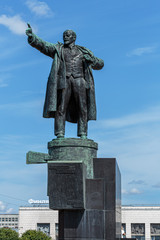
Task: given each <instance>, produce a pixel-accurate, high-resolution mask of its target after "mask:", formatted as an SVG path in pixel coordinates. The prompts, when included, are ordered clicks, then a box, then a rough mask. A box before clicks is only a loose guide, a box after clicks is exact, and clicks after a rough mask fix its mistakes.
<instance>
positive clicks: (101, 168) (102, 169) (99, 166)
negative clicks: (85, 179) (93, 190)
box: [93, 158, 116, 182]
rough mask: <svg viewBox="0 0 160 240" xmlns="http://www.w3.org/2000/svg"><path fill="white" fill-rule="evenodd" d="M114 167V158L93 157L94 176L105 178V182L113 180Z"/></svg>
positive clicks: (114, 174)
mask: <svg viewBox="0 0 160 240" xmlns="http://www.w3.org/2000/svg"><path fill="white" fill-rule="evenodd" d="M115 167H116V159H115V158H94V159H93V169H94V178H105V180H106V181H107V182H114V181H115V176H116V172H115Z"/></svg>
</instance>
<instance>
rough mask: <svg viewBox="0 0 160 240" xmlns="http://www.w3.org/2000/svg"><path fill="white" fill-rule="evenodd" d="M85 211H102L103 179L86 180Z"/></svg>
mask: <svg viewBox="0 0 160 240" xmlns="http://www.w3.org/2000/svg"><path fill="white" fill-rule="evenodd" d="M86 209H99V210H101V209H104V180H103V179H86Z"/></svg>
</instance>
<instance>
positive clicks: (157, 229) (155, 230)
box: [151, 223, 160, 240]
mask: <svg viewBox="0 0 160 240" xmlns="http://www.w3.org/2000/svg"><path fill="white" fill-rule="evenodd" d="M151 239H152V240H160V224H158V223H151Z"/></svg>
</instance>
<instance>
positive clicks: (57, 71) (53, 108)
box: [26, 24, 104, 139]
mask: <svg viewBox="0 0 160 240" xmlns="http://www.w3.org/2000/svg"><path fill="white" fill-rule="evenodd" d="M26 34H27V36H28V42H29V44H30V45H31V46H32V47H34V48H36V49H38V50H39V51H40V52H42V53H43V54H45V55H47V56H49V57H51V58H53V59H54V60H53V64H52V67H51V71H50V74H49V78H48V83H47V91H46V98H45V103H44V110H43V117H44V118H55V135H56V136H57V138H64V135H65V121H69V122H72V123H78V133H77V135H78V136H79V137H81V138H82V139H86V138H87V122H88V120H96V103H95V89H94V79H93V75H92V69H94V70H99V69H102V68H103V66H104V62H103V60H102V59H99V58H97V57H95V56H94V55H93V53H92V52H91V51H90V50H88V49H87V48H85V47H81V46H78V45H75V41H76V33H75V32H74V31H72V30H66V31H65V32H64V33H63V41H64V44H63V43H60V42H58V43H57V44H52V43H49V42H46V41H43V40H42V39H40V38H39V37H38V36H36V35H35V34H34V33H33V31H32V28H31V26H30V25H29V24H28V29H27V30H26Z"/></svg>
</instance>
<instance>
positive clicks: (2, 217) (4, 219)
mask: <svg viewBox="0 0 160 240" xmlns="http://www.w3.org/2000/svg"><path fill="white" fill-rule="evenodd" d="M3 227H7V228H12V229H14V230H16V231H17V230H18V214H0V228H3Z"/></svg>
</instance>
